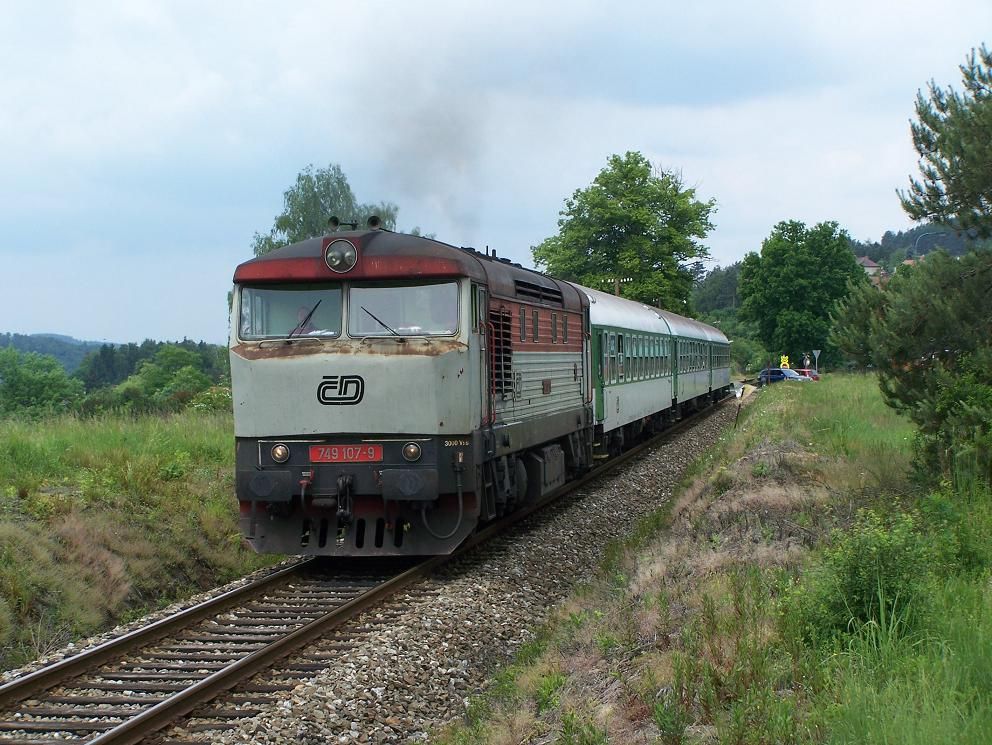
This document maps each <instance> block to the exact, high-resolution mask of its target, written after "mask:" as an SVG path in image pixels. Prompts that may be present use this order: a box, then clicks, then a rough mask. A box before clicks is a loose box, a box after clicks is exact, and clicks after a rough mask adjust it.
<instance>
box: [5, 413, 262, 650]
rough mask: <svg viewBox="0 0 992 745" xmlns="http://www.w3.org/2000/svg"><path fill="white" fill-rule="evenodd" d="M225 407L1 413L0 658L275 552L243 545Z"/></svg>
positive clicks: (197, 586) (204, 583)
mask: <svg viewBox="0 0 992 745" xmlns="http://www.w3.org/2000/svg"><path fill="white" fill-rule="evenodd" d="M232 430H233V427H232V422H231V416H230V414H217V413H211V412H196V411H187V412H184V413H182V414H177V415H174V416H167V417H152V416H149V417H141V418H137V419H132V418H127V417H117V416H105V417H102V418H96V419H77V418H75V417H72V416H65V417H61V418H58V419H52V420H48V421H42V422H32V423H18V422H11V421H3V422H0V666H2V667H3V668H8V667H11V666H14V665H17V664H18V663H20V662H22V661H24V660H28V659H32V658H34V657H35V656H37V655H38V654H43V653H45V652H46V651H49V650H51V649H54V648H57V647H59V646H62V645H63V644H64V643H66V642H67V641H69V640H71V639H73V638H77V637H80V636H85V635H88V634H91V633H93V632H96V631H98V630H102V629H103V628H106V627H107V626H109V625H113V623H115V622H119V621H121V620H126V619H127V618H130V617H136V616H138V615H140V614H142V613H143V612H144V611H146V610H148V609H150V608H155V607H159V606H161V605H163V604H166V603H167V602H170V601H172V600H174V599H176V598H179V597H182V596H185V595H188V594H191V593H193V592H196V591H198V590H201V589H204V588H207V587H211V586H214V585H216V584H217V583H220V582H224V581H227V580H229V579H232V578H234V577H236V576H239V575H241V574H244V573H246V572H249V571H252V570H253V569H256V568H258V567H259V566H261V565H263V564H266V563H271V561H272V559H271V558H259V557H257V556H256V555H254V554H252V553H251V552H249V551H247V550H246V549H245V548H244V547H243V546H242V542H241V540H240V537H239V535H238V529H237V508H236V502H235V500H234V498H233V483H232V479H233V472H232V463H233V443H232Z"/></svg>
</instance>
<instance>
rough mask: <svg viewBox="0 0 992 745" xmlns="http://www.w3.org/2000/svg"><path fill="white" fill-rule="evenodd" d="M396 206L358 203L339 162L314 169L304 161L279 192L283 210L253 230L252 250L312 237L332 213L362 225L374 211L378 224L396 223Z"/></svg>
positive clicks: (320, 232) (259, 251)
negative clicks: (268, 227) (258, 230)
mask: <svg viewBox="0 0 992 745" xmlns="http://www.w3.org/2000/svg"><path fill="white" fill-rule="evenodd" d="M398 212H399V208H398V207H397V206H396V205H395V204H393V203H392V202H379V203H371V204H360V203H359V202H358V201H357V200H356V199H355V194H354V193H353V192H352V190H351V186H350V185H349V184H348V178H347V176H345V175H344V171H342V170H341V166H339V165H336V164H333V163H332V164H331V165H329V166H328V167H327V168H317V169H314V167H313V165H308V166H307V167H306V168H304V169H303V170H302V171H300V173H299V175H298V176H297V177H296V183H295V184H293V186H291V187H290V188H289V189H287V190H286V191H285V193H284V194H283V210H282V212H281V213H280V214H279V215H277V216H276V219H275V224H273V226H272V229H271V230H270V231H269V232H268V233H266V234H261V233H255V237H254V238H253V239H252V250H253V251H254V252H255V255H256V256H262V255H263V254H267V253H269V251H273V250H275V249H277V248H279V247H281V246H285V245H287V244H290V243H295V242H297V241H302V240H306V239H307V238H314V237H315V236H318V235H323V234H324V233H325V232H327V220H328V218H329V217H331V216H332V215H333V216H336V217H338V218H339V219H340V220H342V221H346V222H349V221H355V222H358V223H359V225H363V224H364V222H365V220H366V219H367V218H368V217H369V216H370V215H377V216H378V217H379V218H380V219H381V220H382V226H383V227H384V228H388V229H390V230H392V229H393V228H394V227H395V226H396V215H397V213H398Z"/></svg>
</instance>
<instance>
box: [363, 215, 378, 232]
mask: <svg viewBox="0 0 992 745" xmlns="http://www.w3.org/2000/svg"><path fill="white" fill-rule="evenodd" d="M365 224H366V225H368V226H369V228H371V229H372V230H378V229H379V228H380V227H382V220H380V219H379V216H378V215H369V219H368V221H367V222H366V223H365Z"/></svg>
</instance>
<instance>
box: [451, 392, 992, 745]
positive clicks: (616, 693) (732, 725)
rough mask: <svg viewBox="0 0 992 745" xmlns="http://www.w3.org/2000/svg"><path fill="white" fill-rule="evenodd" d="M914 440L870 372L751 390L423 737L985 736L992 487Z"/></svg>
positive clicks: (991, 718) (990, 656)
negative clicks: (462, 702) (967, 480)
mask: <svg viewBox="0 0 992 745" xmlns="http://www.w3.org/2000/svg"><path fill="white" fill-rule="evenodd" d="M913 440H914V431H913V429H912V427H911V425H910V424H909V423H908V422H907V421H906V420H904V419H902V418H900V417H898V416H897V415H896V414H895V413H894V412H892V411H891V410H890V409H888V408H887V407H885V406H884V404H883V403H882V400H881V396H880V395H879V392H878V389H877V383H876V381H875V380H874V378H871V377H848V376H827V377H825V379H824V381H822V382H821V383H818V384H811V385H792V386H790V385H785V384H783V385H777V386H772V387H770V388H768V389H766V390H763V391H761V392H759V393H757V395H754V396H752V397H751V398H750V400H749V401H748V402H746V403H745V405H744V411H743V412H742V414H741V416H740V419H739V421H738V423H737V428H736V430H734V431H728V432H727V433H725V434H724V435H723V436H722V437H721V438H720V439H719V440H718V441H717V442H716V443H715V445H714V446H713V448H712V449H711V450H710V451H709V452H708V453H707V454H706V455H705V456H704V457H702V458H700V459H698V460H697V461H695V463H694V464H693V465H692V467H691V468H690V469H689V472H688V474H687V475H686V477H685V478H684V479H683V480H682V483H681V485H680V486H679V488H678V490H677V492H676V495H675V498H674V500H672V501H669V500H667V499H664V498H662V500H661V501H662V502H663V503H664V505H663V506H662V507H661V508H660V509H659V510H658V511H656V512H655V513H653V514H652V515H651V516H649V517H647V518H646V519H644V520H642V521H640V522H639V524H638V526H637V527H636V528H635V529H634V530H633V532H632V535H631V536H629V537H628V538H627V539H625V540H624V541H621V542H616V543H612V544H611V545H610V548H609V549H608V551H607V555H606V558H605V560H604V561H603V562H602V564H601V565H600V568H599V570H598V571H597V572H595V573H594V575H593V576H591V577H590V578H589V580H588V581H587V582H585V583H583V584H582V585H581V586H580V587H579V589H578V590H577V591H574V592H572V593H570V594H569V595H568V596H567V598H564V599H563V600H562V601H561V602H560V603H559V604H558V606H557V609H556V611H555V612H554V614H553V617H552V619H551V620H550V622H548V623H547V624H545V625H543V626H541V627H540V630H539V631H538V632H537V633H536V635H534V636H533V637H532V638H531V640H530V641H529V642H528V644H527V645H526V646H525V647H523V648H522V649H521V650H520V651H518V653H517V657H516V661H515V662H514V663H513V664H510V665H507V666H504V667H503V668H502V669H501V670H500V671H499V672H498V673H497V674H496V675H495V677H493V678H491V679H490V680H489V681H488V682H487V683H486V685H485V687H484V688H483V689H481V690H480V692H479V693H478V695H475V696H472V697H470V698H469V699H468V700H467V701H466V708H465V711H464V712H463V716H460V717H458V718H457V719H453V720H452V721H451V722H450V723H449V724H448V726H447V727H446V728H441V729H437V730H434V732H433V735H432V737H431V741H432V742H440V743H449V744H455V743H457V744H458V745H467V744H469V743H491V742H492V743H524V742H528V743H583V744H590V745H591V744H593V743H606V742H648V743H656V742H658V743H763V742H769V743H770V742H775V743H788V742H796V743H799V742H818V743H819V742H859V743H861V742H903V743H975V744H976V745H977V743H984V742H989V741H992V714H990V712H992V676H990V674H989V673H990V671H992V584H990V581H989V577H990V570H992V498H990V495H989V493H988V489H987V487H986V488H982V487H980V486H975V485H972V486H970V487H968V486H966V485H963V484H959V485H958V486H957V487H952V486H951V485H945V486H944V487H942V488H940V489H938V490H923V489H920V488H918V487H917V486H916V485H915V484H914V480H913V478H912V477H911V472H912V469H911V460H912V455H913ZM633 478H635V479H636V476H634V477H633ZM632 486H633V488H634V489H635V490H637V489H641V488H645V485H641V484H638V483H637V482H636V481H633V482H632ZM647 488H657V487H655V486H654V485H649V486H647Z"/></svg>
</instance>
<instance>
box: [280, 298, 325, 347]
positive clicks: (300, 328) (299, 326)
mask: <svg viewBox="0 0 992 745" xmlns="http://www.w3.org/2000/svg"><path fill="white" fill-rule="evenodd" d="M323 300H324V298H321V299H320V300H318V301H317V302H316V303H314V306H313V307H312V308H311V309H310V312H309V313H307V314H306V316H305V317H304V318H303V320H302V321H300V322H299V323H298V324H296V326H294V327H293V330H292V331H290V332H289V338H290V339H292V338H293V334H295V333H296V332H297V331H303V329H305V328H306V327H307V324H308V323H310V317H311V316H312V315H313V313H314V311H315V310H317V306H318V305H320V304H321V302H322V301H323Z"/></svg>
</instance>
